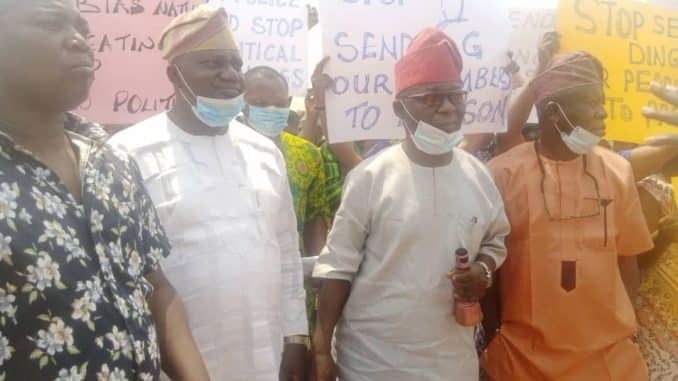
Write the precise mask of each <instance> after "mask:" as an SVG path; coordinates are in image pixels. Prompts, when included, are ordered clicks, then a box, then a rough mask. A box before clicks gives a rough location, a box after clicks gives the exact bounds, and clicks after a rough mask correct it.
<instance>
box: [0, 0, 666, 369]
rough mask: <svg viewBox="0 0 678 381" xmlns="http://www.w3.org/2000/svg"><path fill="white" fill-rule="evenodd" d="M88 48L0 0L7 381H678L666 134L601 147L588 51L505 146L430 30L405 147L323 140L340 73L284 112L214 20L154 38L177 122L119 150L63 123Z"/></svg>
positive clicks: (317, 75)
mask: <svg viewBox="0 0 678 381" xmlns="http://www.w3.org/2000/svg"><path fill="white" fill-rule="evenodd" d="M314 16H315V17H317V14H315V13H314ZM88 35H89V30H88V26H87V23H86V21H85V20H84V19H83V17H82V16H81V15H80V14H79V12H78V9H77V7H76V5H75V2H74V1H70V0H31V1H26V0H21V1H7V0H0V51H2V52H3V53H2V54H1V55H0V380H2V381H37V380H41V381H42V380H45V381H52V380H54V381H83V380H88V381H89V380H96V381H124V380H138V381H151V380H160V379H169V380H173V381H179V380H181V381H204V380H212V381H227V380H228V381H270V380H276V379H277V380H281V381H305V380H315V381H335V380H337V379H338V380H341V381H413V380H417V381H442V380H460V381H461V380H464V381H477V380H480V379H483V380H493V381H514V380H515V381H526V380H529V381H547V380H554V381H645V380H647V381H649V380H652V381H659V380H676V379H677V378H678V359H677V355H678V300H677V299H678V298H677V297H676V280H677V279H678V259H677V258H676V255H675V252H676V250H677V249H676V247H677V246H674V245H673V244H674V242H676V241H678V210H677V208H676V203H675V200H674V196H673V189H672V187H671V183H670V180H669V179H670V177H672V176H675V175H676V173H677V172H678V134H677V135H662V136H655V137H653V138H651V139H648V141H647V142H646V143H645V144H642V145H638V144H628V143H624V142H615V141H607V140H605V139H604V136H605V134H606V127H607V126H606V119H607V116H608V115H607V112H606V109H605V92H604V90H605V70H604V66H603V63H601V62H600V61H599V60H598V59H597V58H596V57H595V52H584V51H576V52H568V53H560V52H559V51H558V50H559V39H560V36H559V35H558V34H557V33H549V34H547V35H546V36H545V37H544V39H543V41H542V44H541V45H540V60H539V67H538V68H537V70H536V73H535V75H534V77H533V78H529V79H525V80H524V81H518V82H519V83H521V82H524V83H522V85H521V86H520V87H518V88H516V89H515V93H514V95H513V99H512V102H511V106H510V108H509V115H508V131H507V132H506V133H505V134H492V135H490V134H485V135H476V136H464V134H463V133H462V129H461V128H462V124H463V120H464V115H465V107H466V101H467V92H466V90H465V89H464V88H463V86H462V80H461V73H462V68H463V65H464V63H463V58H462V55H461V54H460V51H459V48H458V45H457V41H455V38H454V36H448V35H446V34H445V33H444V32H442V31H441V30H439V29H436V28H433V27H431V28H426V29H424V30H422V31H421V32H420V33H419V34H418V35H417V36H416V37H415V38H414V40H413V42H412V43H411V44H410V46H409V47H408V48H407V51H406V52H405V53H404V55H403V56H402V58H401V59H400V60H399V61H398V62H397V64H396V66H395V69H394V70H395V72H394V78H395V92H394V98H393V111H394V112H395V114H396V115H397V117H398V118H399V119H400V120H401V121H402V124H403V126H404V128H405V130H406V131H405V133H406V134H405V135H406V137H405V138H404V140H402V141H398V142H391V141H370V142H358V143H341V144H333V143H332V142H329V141H328V140H327V125H328V120H327V114H326V112H325V111H326V108H325V107H326V104H325V93H326V91H327V89H328V88H329V87H330V86H331V84H332V78H330V77H329V76H328V75H327V74H326V73H325V65H326V64H327V62H328V58H326V59H324V60H323V61H321V62H320V63H319V64H318V66H317V67H316V70H315V72H314V73H313V77H312V88H311V89H309V92H308V95H307V97H306V104H305V106H306V107H305V110H304V112H303V113H299V114H298V113H294V112H292V111H291V110H290V105H291V101H292V98H291V97H290V94H289V87H288V84H287V81H286V79H285V77H284V76H282V75H281V74H280V73H278V72H277V71H276V70H275V69H273V68H271V67H267V66H259V67H254V68H251V69H249V70H248V71H247V72H245V73H243V67H244V65H245V63H244V62H243V60H242V58H241V56H240V54H239V52H238V44H237V42H236V39H235V37H234V34H233V32H232V31H231V29H230V27H229V25H228V16H227V13H226V10H224V9H223V8H215V7H210V6H200V7H197V8H195V9H194V10H192V11H190V12H187V13H185V14H183V15H180V16H178V17H177V18H176V19H174V20H173V21H172V22H171V23H170V24H169V25H167V27H166V28H165V30H164V32H163V34H162V38H161V39H160V43H159V48H160V51H161V52H160V54H162V56H163V58H164V59H165V60H166V62H167V77H168V80H169V81H170V82H171V83H172V85H173V86H174V89H175V92H176V101H175V103H174V104H173V106H172V108H171V109H170V110H169V111H167V112H163V113H160V114H158V115H155V116H153V117H151V118H149V119H147V120H145V121H142V122H141V123H138V124H136V125H134V126H131V127H128V128H126V129H124V130H122V131H120V132H117V133H115V134H110V133H109V132H108V131H106V130H105V129H104V128H102V127H101V126H100V125H98V124H96V123H94V122H95V121H87V120H85V119H84V118H82V117H80V116H78V115H76V114H74V113H72V112H71V111H70V110H73V109H74V108H75V107H77V106H78V105H79V104H80V103H82V102H83V101H84V100H85V99H86V98H87V97H88V93H89V89H90V86H91V85H92V82H93V80H94V72H95V68H94V57H93V52H92V50H91V49H90V47H89V46H88V43H87V36H88ZM511 67H513V69H511ZM507 70H513V71H516V70H515V63H514V64H512V65H509V66H508V67H507ZM651 91H652V92H653V93H654V94H656V96H658V97H659V98H661V99H662V100H664V101H665V102H667V103H668V104H671V105H673V111H672V110H670V109H669V110H655V109H651V108H645V109H643V110H642V112H643V114H644V115H645V116H646V117H647V118H651V119H655V120H659V121H662V122H663V123H667V124H671V125H675V126H678V112H676V108H678V90H677V89H676V88H675V87H672V86H670V85H666V84H658V83H654V84H652V86H651ZM533 107H535V108H536V110H537V114H538V119H539V122H538V124H537V125H534V126H529V125H527V124H526V122H527V119H528V116H529V114H530V111H531V110H532V109H533ZM300 114H301V115H303V117H300Z"/></svg>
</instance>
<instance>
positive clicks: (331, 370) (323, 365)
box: [313, 353, 337, 381]
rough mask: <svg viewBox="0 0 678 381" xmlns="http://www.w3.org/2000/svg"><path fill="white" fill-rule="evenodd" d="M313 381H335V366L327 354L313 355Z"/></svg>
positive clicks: (330, 356)
mask: <svg viewBox="0 0 678 381" xmlns="http://www.w3.org/2000/svg"><path fill="white" fill-rule="evenodd" d="M313 366H314V368H315V381H336V379H337V365H336V364H335V363H334V359H333V358H332V355H331V354H329V353H316V354H315V355H314V364H313Z"/></svg>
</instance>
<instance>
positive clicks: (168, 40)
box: [158, 4, 238, 61]
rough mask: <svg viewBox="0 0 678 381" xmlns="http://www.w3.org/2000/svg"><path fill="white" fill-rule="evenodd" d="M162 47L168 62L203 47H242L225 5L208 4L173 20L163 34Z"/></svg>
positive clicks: (204, 48)
mask: <svg viewBox="0 0 678 381" xmlns="http://www.w3.org/2000/svg"><path fill="white" fill-rule="evenodd" d="M158 47H159V48H160V50H161V51H162V56H163V57H164V58H165V59H166V60H168V61H172V60H174V59H175V58H176V57H179V56H181V55H184V54H186V53H190V52H197V51H202V50H215V49H225V50H238V44H237V43H236V41H235V37H234V36H233V31H231V27H230V26H229V25H228V15H227V14H226V11H225V10H224V8H221V7H214V6H211V5H207V4H205V5H201V6H199V7H196V8H195V9H193V10H192V11H190V12H188V13H184V14H183V15H181V16H179V17H177V18H175V19H174V20H172V22H170V24H169V25H168V26H167V27H166V28H165V31H164V32H163V33H162V37H161V38H160V43H159V44H158Z"/></svg>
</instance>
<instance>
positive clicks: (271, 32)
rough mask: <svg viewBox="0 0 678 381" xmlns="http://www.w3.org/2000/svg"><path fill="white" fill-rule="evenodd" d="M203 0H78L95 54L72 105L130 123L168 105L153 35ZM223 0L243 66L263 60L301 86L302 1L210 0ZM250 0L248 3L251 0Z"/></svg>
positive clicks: (101, 118)
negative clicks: (79, 99)
mask: <svg viewBox="0 0 678 381" xmlns="http://www.w3.org/2000/svg"><path fill="white" fill-rule="evenodd" d="M205 2H206V0H152V1H143V2H142V1H137V0H134V1H132V0H128V1H125V0H116V1H111V0H78V2H77V5H78V8H79V9H80V12H81V13H82V14H83V16H84V17H85V18H86V19H87V21H88V22H89V24H90V29H91V31H92V33H91V35H90V36H89V44H90V46H91V47H92V49H93V50H94V52H95V55H96V60H97V71H96V80H95V81H94V85H93V87H92V91H91V95H90V98H89V99H88V100H87V101H86V102H85V103H84V104H83V105H81V106H80V107H79V108H78V110H76V111H77V112H78V113H80V114H82V115H84V116H86V117H88V118H90V119H92V120H95V121H97V122H100V123H104V124H123V125H127V124H132V123H136V122H139V121H141V120H143V119H145V118H148V117H150V116H152V115H154V114H157V113H160V112H163V111H165V110H168V109H169V108H170V107H171V106H172V104H173V102H174V90H173V88H172V86H171V84H170V83H169V81H168V80H167V76H166V68H167V63H166V62H165V61H164V60H163V59H162V57H161V55H160V51H159V50H158V41H159V39H160V36H161V34H162V31H163V29H164V28H165V27H166V26H167V24H169V23H170V21H171V20H172V19H173V18H175V17H177V16H179V15H181V14H184V13H186V12H188V11H190V10H191V9H193V8H194V7H196V6H198V5H200V4H204V3H205ZM211 3H214V4H215V5H217V6H218V5H223V6H224V7H225V9H226V10H227V12H228V13H229V21H230V23H231V24H232V27H233V29H234V31H235V33H236V38H237V39H238V40H239V43H240V47H241V54H242V55H243V60H244V61H245V66H244V69H247V68H248V67H252V66H256V65H268V66H272V67H274V68H275V69H277V70H279V71H280V72H281V73H283V74H284V75H286V76H287V77H288V78H289V83H290V89H291V91H293V92H294V93H295V94H303V93H304V92H305V90H306V82H307V81H306V78H307V74H306V72H307V61H306V56H307V54H306V35H307V28H306V23H307V21H306V17H305V15H306V7H305V5H304V3H303V1H302V0H276V1H268V2H264V1H261V0H256V1H254V0H241V1H237V0H232V1H211ZM255 3H256V4H255Z"/></svg>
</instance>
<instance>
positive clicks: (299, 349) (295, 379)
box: [279, 344, 307, 381]
mask: <svg viewBox="0 0 678 381" xmlns="http://www.w3.org/2000/svg"><path fill="white" fill-rule="evenodd" d="M306 354H307V353H306V346H304V345H302V344H285V350H284V352H283V359H282V364H281V365H280V376H279V379H280V381H305V380H306V371H307V369H306Z"/></svg>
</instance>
